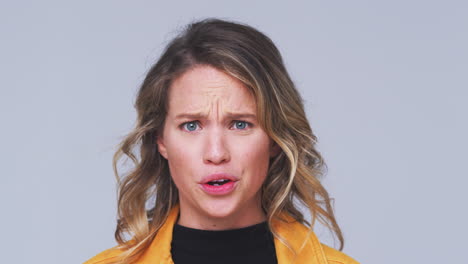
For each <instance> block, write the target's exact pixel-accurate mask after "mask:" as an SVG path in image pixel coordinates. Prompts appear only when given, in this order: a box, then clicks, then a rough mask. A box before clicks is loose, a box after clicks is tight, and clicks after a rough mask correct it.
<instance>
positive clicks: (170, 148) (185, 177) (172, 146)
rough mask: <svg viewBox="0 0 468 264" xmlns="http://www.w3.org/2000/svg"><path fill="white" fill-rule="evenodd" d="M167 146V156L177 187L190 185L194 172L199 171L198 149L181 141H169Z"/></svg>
mask: <svg viewBox="0 0 468 264" xmlns="http://www.w3.org/2000/svg"><path fill="white" fill-rule="evenodd" d="M169 142H170V143H169V144H167V145H166V146H167V154H168V159H167V160H168V163H169V171H170V173H171V176H172V178H173V180H174V182H175V184H176V186H177V187H181V186H183V185H184V184H186V183H188V182H189V181H190V180H191V179H190V177H191V175H193V172H194V171H197V168H196V166H195V165H196V164H194V163H195V162H196V161H197V160H198V159H197V156H198V155H197V153H196V148H195V147H194V145H193V144H187V143H185V142H183V141H182V140H180V138H179V139H178V140H172V141H171V140H169Z"/></svg>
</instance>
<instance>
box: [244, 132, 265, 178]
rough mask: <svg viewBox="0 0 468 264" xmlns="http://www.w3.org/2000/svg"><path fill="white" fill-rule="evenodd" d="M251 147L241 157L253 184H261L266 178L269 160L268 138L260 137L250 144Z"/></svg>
mask: <svg viewBox="0 0 468 264" xmlns="http://www.w3.org/2000/svg"><path fill="white" fill-rule="evenodd" d="M251 146H253V147H252V148H249V149H248V150H247V151H246V152H245V153H244V155H243V156H242V159H243V161H244V164H246V165H247V166H246V169H247V170H249V174H251V177H252V179H251V181H252V183H255V185H261V184H262V183H263V181H264V180H265V178H266V174H267V172H268V165H269V160H270V155H269V142H268V140H265V139H262V140H259V141H257V143H256V144H252V145H251Z"/></svg>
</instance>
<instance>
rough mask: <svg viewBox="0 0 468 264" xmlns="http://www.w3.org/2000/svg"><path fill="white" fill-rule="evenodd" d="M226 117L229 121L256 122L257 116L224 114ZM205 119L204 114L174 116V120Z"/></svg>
mask: <svg viewBox="0 0 468 264" xmlns="http://www.w3.org/2000/svg"><path fill="white" fill-rule="evenodd" d="M226 116H227V117H228V118H231V119H244V118H250V119H253V120H257V115H255V114H251V113H231V112H228V113H226ZM206 117H207V115H206V114H203V113H182V114H178V115H176V117H175V119H205V118H206Z"/></svg>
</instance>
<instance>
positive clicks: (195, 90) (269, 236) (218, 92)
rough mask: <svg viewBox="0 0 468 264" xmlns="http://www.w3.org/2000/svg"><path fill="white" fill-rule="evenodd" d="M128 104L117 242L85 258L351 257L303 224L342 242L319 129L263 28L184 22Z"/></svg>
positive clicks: (326, 260)
mask: <svg viewBox="0 0 468 264" xmlns="http://www.w3.org/2000/svg"><path fill="white" fill-rule="evenodd" d="M136 108H137V112H138V121H137V125H136V128H135V129H134V130H133V131H132V132H131V133H130V134H129V135H128V136H127V137H126V138H125V139H124V141H123V142H122V144H121V146H120V148H119V150H118V151H117V153H116V154H115V157H114V170H115V172H116V175H117V178H118V179H119V177H118V173H117V169H116V167H117V162H118V161H119V160H120V158H121V157H122V156H123V155H125V156H128V157H129V158H131V159H132V160H133V162H134V163H135V167H134V168H133V170H131V171H130V172H129V173H128V174H126V175H125V177H123V180H121V181H120V182H119V185H120V186H119V202H118V215H119V221H118V224H117V230H116V234H115V236H116V240H117V241H118V243H119V246H117V247H115V248H112V249H109V250H106V251H104V252H102V253H100V254H98V255H97V256H95V257H94V258H92V259H90V260H89V261H87V262H86V263H176V264H183V263H240V262H242V263H281V264H282V263H322V264H324V263H357V262H355V261H354V260H353V259H351V258H350V257H348V256H346V255H345V254H343V253H341V252H340V251H338V250H335V249H332V248H329V247H327V246H325V245H322V244H321V243H320V242H319V241H318V240H317V237H316V236H315V235H314V233H313V232H312V227H313V224H314V222H315V221H316V220H318V221H320V222H321V223H323V224H325V225H326V226H328V227H329V228H330V229H331V230H332V231H333V232H334V233H335V234H336V236H337V238H338V239H339V241H340V250H341V249H342V247H343V236H342V233H341V231H340V228H339V227H338V225H337V223H336V220H335V217H334V214H333V211H332V207H331V205H330V198H329V196H328V193H327V191H326V190H325V189H324V188H323V186H322V185H321V184H320V182H319V180H318V178H319V176H320V175H321V174H322V173H323V170H324V166H325V165H324V162H323V159H322V157H321V156H320V154H319V153H318V152H317V150H316V149H315V143H316V137H315V136H314V134H313V133H312V131H311V128H310V126H309V123H308V121H307V119H306V115H305V112H304V107H303V105H302V99H301V97H300V95H299V94H298V92H297V90H296V88H295V87H294V84H293V82H292V81H291V79H290V77H289V75H288V73H287V71H286V69H285V67H284V64H283V61H282V58H281V55H280V53H279V51H278V50H277V48H276V47H275V45H274V44H273V42H272V41H271V40H270V39H269V38H268V37H267V36H265V35H264V34H262V33H260V32H259V31H257V30H256V29H254V28H252V27H250V26H247V25H241V24H237V23H233V22H228V21H222V20H216V19H209V20H203V21H200V22H197V23H193V24H190V25H189V26H188V27H187V28H186V29H185V31H184V32H182V33H181V34H180V35H179V36H178V37H176V38H175V39H174V40H173V41H172V42H170V43H169V44H168V46H167V48H166V50H165V51H164V53H163V54H162V56H161V57H160V59H159V60H158V61H157V63H156V64H155V65H154V66H153V67H152V68H151V69H150V71H149V73H148V74H147V76H146V78H145V80H144V82H143V84H142V86H141V88H140V91H139V93H138V97H137V100H136ZM135 148H136V149H137V151H138V153H135V152H134V151H135ZM295 200H296V202H295ZM297 201H298V202H300V203H301V204H302V205H303V206H305V207H306V208H307V209H308V211H309V213H310V216H311V219H312V222H311V223H309V222H307V221H306V219H305V218H304V216H303V214H302V212H301V211H300V210H299V208H298V203H297ZM125 234H129V235H130V236H131V238H132V239H131V240H127V239H126V238H125V237H124V235H125Z"/></svg>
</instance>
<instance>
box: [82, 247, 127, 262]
mask: <svg viewBox="0 0 468 264" xmlns="http://www.w3.org/2000/svg"><path fill="white" fill-rule="evenodd" d="M121 253H122V250H121V249H119V248H118V247H117V246H116V247H113V248H109V249H107V250H104V251H102V252H101V253H99V254H97V255H96V256H94V257H92V258H90V259H89V260H87V261H85V262H84V263H83V264H105V263H111V262H112V261H115V260H117V258H118V256H119V255H120V254H121Z"/></svg>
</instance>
